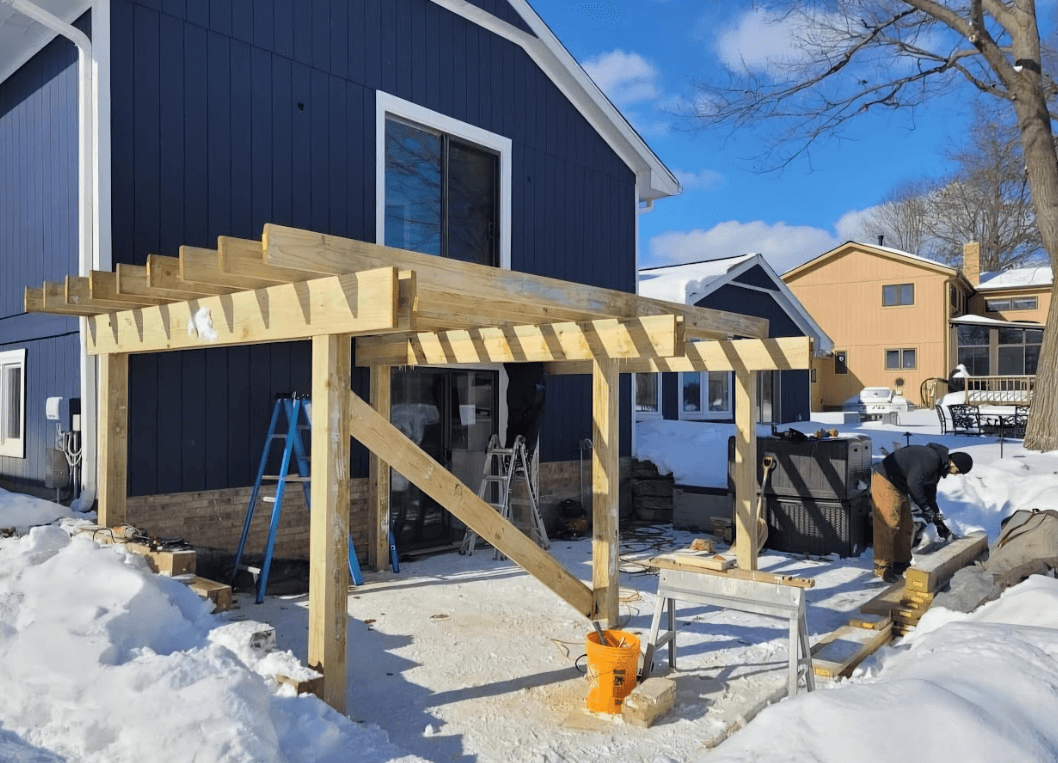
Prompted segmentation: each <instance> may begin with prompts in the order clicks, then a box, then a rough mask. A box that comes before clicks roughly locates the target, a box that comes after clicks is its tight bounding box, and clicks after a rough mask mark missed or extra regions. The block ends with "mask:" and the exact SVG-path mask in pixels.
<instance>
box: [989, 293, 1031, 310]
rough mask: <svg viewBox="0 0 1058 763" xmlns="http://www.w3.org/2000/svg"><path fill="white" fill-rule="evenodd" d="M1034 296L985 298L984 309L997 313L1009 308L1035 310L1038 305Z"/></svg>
mask: <svg viewBox="0 0 1058 763" xmlns="http://www.w3.org/2000/svg"><path fill="white" fill-rule="evenodd" d="M1038 304H1039V303H1038V302H1037V299H1036V297H1008V298H1006V299H986V300H985V311H986V312H989V313H998V312H1003V311H1009V310H1035V309H1036V308H1037V306H1038Z"/></svg>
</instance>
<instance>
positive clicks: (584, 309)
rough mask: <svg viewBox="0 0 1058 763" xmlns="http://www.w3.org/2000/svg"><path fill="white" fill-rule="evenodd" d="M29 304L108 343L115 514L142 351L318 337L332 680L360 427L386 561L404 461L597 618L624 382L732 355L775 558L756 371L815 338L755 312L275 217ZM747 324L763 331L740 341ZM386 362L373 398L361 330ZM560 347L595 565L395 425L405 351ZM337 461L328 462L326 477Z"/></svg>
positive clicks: (747, 536)
mask: <svg viewBox="0 0 1058 763" xmlns="http://www.w3.org/2000/svg"><path fill="white" fill-rule="evenodd" d="M25 309H26V311H27V312H45V313H57V314H62V315H76V316H83V317H86V318H87V345H88V351H89V352H90V353H91V354H95V355H99V356H100V362H101V367H102V379H103V381H104V384H103V390H104V393H103V395H102V400H101V409H100V418H101V421H100V424H101V426H100V437H101V442H100V445H99V454H100V472H101V473H100V479H99V483H100V486H101V489H100V494H99V522H100V524H104V525H108V526H114V525H118V524H121V523H123V522H124V521H125V501H126V495H125V482H126V466H127V465H126V459H127V441H126V434H125V433H126V431H127V426H128V422H127V400H128V388H127V387H128V356H129V355H130V354H134V353H143V352H163V351H169V350H183V349H192V348H202V347H209V346H225V345H227V346H231V345H242V344H253V343H260V342H279V341H293V340H300V339H311V340H312V346H313V391H312V396H313V408H312V431H313V448H312V462H313V463H312V473H313V475H314V476H315V477H317V478H316V479H313V480H312V495H311V498H312V506H313V511H312V518H311V539H310V560H309V562H310V606H309V621H310V638H309V655H308V657H309V664H310V665H311V666H312V667H314V668H316V669H318V670H320V672H322V673H323V674H324V687H325V688H324V695H325V698H326V700H327V701H328V702H329V703H330V704H331V705H332V706H334V707H335V708H337V709H340V710H341V709H344V698H345V661H344V655H345V617H346V615H345V605H344V601H345V595H346V589H347V586H348V581H347V579H346V577H347V570H346V566H345V559H346V554H347V546H346V544H347V543H348V527H349V516H348V512H349V486H348V481H349V475H348V465H349V448H350V437H355V438H356V439H357V440H359V441H360V442H361V443H363V444H364V445H365V446H366V447H367V448H368V450H369V451H370V453H371V461H370V475H369V481H370V498H369V502H370V504H371V505H370V507H369V511H370V512H371V516H370V517H369V522H368V528H369V532H368V535H369V543H370V547H369V549H368V560H369V562H370V563H372V564H374V565H376V566H379V565H381V564H383V563H384V560H385V558H386V541H387V535H388V532H387V530H388V526H389V525H388V516H389V469H390V467H392V468H393V469H395V470H397V471H398V472H400V473H401V474H402V475H404V476H405V477H406V478H408V479H409V480H410V481H411V482H412V483H414V484H416V485H417V486H418V487H419V488H420V489H422V490H423V491H424V492H425V493H427V494H428V495H430V496H431V497H432V498H434V500H436V501H437V502H438V503H440V504H441V505H442V506H443V507H444V508H445V509H446V510H448V511H449V512H451V513H452V514H453V515H454V516H456V517H458V518H459V519H460V520H461V521H462V522H464V523H465V524H466V525H467V526H468V527H470V528H471V529H472V530H473V531H474V532H476V533H477V534H478V535H479V536H481V537H483V538H486V539H487V540H488V541H489V542H490V543H491V544H492V545H494V546H495V547H496V548H497V549H498V550H499V551H500V552H501V553H503V554H504V555H506V556H507V557H509V558H510V559H512V560H514V561H515V562H516V563H518V564H519V565H521V566H522V567H523V568H524V569H525V570H526V571H527V572H529V573H530V574H532V575H533V576H534V577H536V578H537V579H539V580H540V581H541V582H543V583H544V585H546V586H547V587H548V588H550V589H551V590H553V591H554V592H556V593H557V594H558V595H559V596H560V597H561V598H562V599H563V600H564V601H566V602H567V603H569V604H570V605H571V606H572V607H573V608H574V609H576V610H577V611H578V612H580V613H581V614H583V615H585V616H586V617H589V618H592V619H596V620H604V621H606V622H607V624H608V625H609V626H610V627H613V626H615V625H616V624H617V616H618V611H617V608H618V597H617V593H618V568H617V560H618V552H619V548H618V519H617V518H618V484H619V442H620V437H619V430H618V420H619V415H618V402H617V401H618V389H619V386H618V381H619V377H620V374H621V373H632V372H657V371H732V372H734V374H735V379H736V400H737V406H736V408H737V419H736V425H737V435H736V449H735V465H734V475H735V507H736V526H737V541H736V542H737V545H736V555H737V557H738V565H739V567H740V568H741V569H742V570H750V571H751V570H755V569H756V526H755V523H754V522H753V521H752V517H753V515H752V510H753V499H754V497H755V493H756V469H755V459H756V435H755V422H756V372H757V371H764V370H786V369H808V368H809V367H810V365H811V352H812V349H811V341H810V340H809V339H808V338H794V339H776V340H769V339H766V338H764V337H766V336H767V322H766V321H764V320H762V319H759V318H753V317H749V316H743V315H738V314H734V313H728V312H722V311H717V310H708V309H704V308H697V307H693V306H688V305H682V304H676V303H669V302H663V301H660V300H653V299H645V298H642V297H637V296H636V295H633V294H628V293H625V292H619V291H614V290H610V289H603V288H599V287H594V286H587V285H583V284H576V283H570V282H566V281H560V280H557V279H553V278H544V277H541V276H535V275H532V274H529V273H522V272H517V271H510V270H503V269H499V268H491V267H485V266H481V265H476V264H471V263H465V262H459V261H455V260H450V259H443V258H439V257H434V256H430V255H423V254H418V253H416V252H409V251H406V250H401V249H395V248H392V247H386V246H381V245H378V244H371V243H365V242H362V241H354V240H351V239H344V238H340V237H337V236H329V235H323V234H319V233H313V232H311V231H303V230H298V229H293V228H286V227H283V226H278V225H267V226H265V230H264V235H263V238H262V240H261V241H248V240H245V239H237V238H231V237H221V238H220V239H219V240H218V246H217V248H216V249H203V248H197V247H186V246H185V247H181V249H180V253H179V257H175V258H174V257H166V256H161V255H157V254H151V255H149V256H148V258H147V265H146V267H137V266H129V265H119V266H118V267H117V270H116V272H114V273H99V272H93V273H91V274H90V276H88V277H83V276H71V277H69V278H67V280H66V282H65V283H62V284H59V283H45V284H43V285H42V287H40V288H27V289H26V292H25ZM733 337H745V338H741V339H733ZM350 340H355V341H356V343H357V347H356V350H357V351H356V358H357V364H358V365H361V366H367V367H370V369H371V402H370V404H369V403H367V402H365V401H363V400H361V399H360V398H359V397H358V396H356V395H355V394H353V393H352V392H350V390H349V382H350V376H349V375H350V371H351V368H350V367H351V364H352V360H351V354H350V349H351V348H350V345H351V341H350ZM531 361H532V362H543V363H545V364H546V369H547V372H548V373H560V374H561V373H581V374H591V375H592V379H593V383H592V395H593V407H592V418H593V428H592V437H593V452H592V493H593V500H592V512H593V525H594V528H595V529H594V541H593V574H592V583H591V585H590V586H588V585H586V584H585V583H583V582H581V581H580V580H578V579H577V578H576V577H575V576H573V575H572V574H571V573H569V572H568V571H567V570H565V569H563V568H562V566H561V565H560V564H559V563H558V562H557V561H555V560H554V558H553V557H551V556H550V554H548V553H547V552H546V551H544V550H542V549H540V548H539V547H538V546H536V544H534V543H533V542H532V541H531V540H530V539H529V538H528V537H526V536H525V535H524V534H523V533H522V532H521V531H520V530H518V528H516V527H515V526H514V525H513V524H511V523H510V522H508V521H507V520H505V519H503V518H502V517H501V516H500V515H499V514H498V513H497V512H496V511H495V510H494V509H492V508H491V507H490V506H489V505H488V504H486V503H485V502H484V501H482V500H481V499H480V498H478V497H477V495H476V491H474V490H472V489H471V488H468V487H467V486H465V485H463V483H462V482H460V481H459V480H458V479H457V478H456V477H454V476H453V475H452V474H450V473H449V472H447V471H446V470H445V469H444V467H443V466H442V465H441V464H438V463H437V462H436V461H434V460H433V459H432V458H431V457H430V456H429V455H427V454H426V453H425V452H424V451H423V450H422V449H421V448H419V447H418V446H417V445H415V444H414V443H412V442H411V441H410V440H408V438H406V437H405V436H404V435H403V434H401V432H400V431H399V430H398V429H397V428H396V427H394V426H393V425H392V424H390V422H389V408H390V399H389V379H390V374H391V369H392V368H393V367H394V366H402V367H403V366H415V365H431V366H445V365H453V364H459V365H466V364H499V363H518V362H531ZM320 474H323V475H326V479H319V478H318V475H320Z"/></svg>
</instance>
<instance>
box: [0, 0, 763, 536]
mask: <svg viewBox="0 0 1058 763" xmlns="http://www.w3.org/2000/svg"><path fill="white" fill-rule="evenodd" d="M679 191H680V187H679V184H678V182H677V181H676V179H675V177H674V176H673V175H672V173H671V172H670V171H669V170H668V169H666V167H665V166H664V165H663V164H662V162H661V161H660V160H659V159H658V158H657V156H655V155H654V154H653V152H652V151H651V150H650V149H649V147H648V146H647V145H646V144H645V143H644V141H643V140H642V139H641V138H640V137H639V136H638V135H637V134H636V132H635V131H634V130H633V129H632V128H631V127H630V126H629V124H628V123H627V122H626V121H625V120H624V118H623V117H622V116H621V115H620V113H619V112H618V111H617V110H616V109H615V108H614V107H613V105H612V104H611V103H610V102H609V101H608V100H607V99H606V97H605V96H604V95H603V94H602V93H601V92H600V91H599V90H598V88H597V87H596V86H595V85H594V84H593V83H592V82H591V80H590V79H589V78H588V77H587V75H586V74H585V73H584V71H583V70H582V69H581V68H580V67H579V65H577V63H576V62H575V61H574V60H573V58H572V57H571V56H570V55H569V53H568V52H567V51H566V50H565V48H564V47H563V46H562V45H561V44H560V43H559V41H558V40H557V39H555V37H554V36H553V34H552V33H551V32H550V30H549V29H548V28H547V26H546V25H545V24H544V23H543V21H542V20H541V19H540V18H539V17H538V16H537V15H536V13H535V12H534V11H533V10H532V9H531V8H530V6H529V4H528V3H527V2H525V0H471V2H470V3H466V2H460V1H459V0H312V1H311V2H309V1H308V0H305V1H302V0H254V1H253V2H251V1H250V0H79V1H76V0H50V1H48V2H45V0H14V4H13V5H10V4H6V3H0V367H2V371H3V376H2V378H3V380H4V382H3V384H4V386H3V388H2V396H0V431H2V436H0V486H3V487H5V488H9V489H16V490H27V491H33V490H43V487H44V485H45V483H46V482H47V478H48V470H49V458H48V455H49V454H48V449H49V448H51V447H52V446H54V444H55V436H56V430H57V429H62V430H69V429H71V428H72V427H75V426H78V427H79V428H80V430H81V431H82V432H83V437H84V441H85V443H86V444H85V447H84V452H83V469H82V474H81V479H80V483H81V484H79V485H75V486H73V492H75V493H80V496H81V500H82V503H87V504H91V501H92V499H93V498H94V492H95V480H96V473H95V464H96V454H95V452H94V451H95V443H96V436H97V432H96V424H97V422H96V400H97V396H98V393H99V390H98V384H97V381H96V379H97V370H96V366H95V363H96V361H95V358H94V357H89V356H86V355H85V354H84V351H83V341H82V336H81V330H82V329H81V327H80V326H79V323H78V320H79V319H77V318H67V317H57V316H52V315H40V314H25V313H24V312H23V303H22V300H23V289H24V287H25V286H28V285H37V284H40V283H41V282H42V281H57V282H61V281H62V280H63V278H64V277H65V276H67V275H71V274H72V275H77V274H80V275H82V276H84V275H88V274H89V272H90V271H92V270H101V271H110V270H113V269H115V267H116V266H117V265H118V264H120V263H128V264H133V265H143V264H145V263H146V261H147V257H148V255H150V254H161V255H168V256H176V255H177V254H178V252H179V250H180V247H181V246H193V247H206V248H215V247H216V245H217V238H218V237H219V236H234V237H239V238H247V239H260V237H261V232H262V228H263V226H264V225H265V224H266V223H278V224H282V225H288V226H293V227H297V228H305V229H310V230H313V231H319V232H324V233H330V234H335V235H340V236H344V237H349V238H354V239H360V240H365V241H378V242H382V243H386V244H390V245H394V246H399V247H402V248H408V249H416V250H418V251H422V252H425V253H430V254H436V255H438V256H443V257H456V258H460V259H468V260H473V261H475V262H482V263H486V264H490V265H494V266H496V267H499V268H510V269H512V270H518V271H525V272H530V273H534V274H539V275H543V276H550V277H556V278H561V279H564V280H568V281H574V282H579V283H584V284H590V285H595V286H601V287H607V288H611V289H617V290H622V291H627V292H634V291H635V290H636V278H637V274H636V268H637V242H636V214H637V209H638V208H639V206H640V205H641V204H643V203H647V202H652V201H654V200H656V199H659V198H663V197H666V196H671V195H673V194H676V193H679ZM718 298H719V297H718ZM703 304H708V305H709V306H714V303H713V302H711V301H707V302H704V303H703ZM715 306H720V305H715ZM768 317H771V316H768ZM310 356H311V353H310V347H309V345H308V344H307V343H297V342H295V343H283V344H270V345H256V346H251V347H236V348H230V349H224V348H217V349H204V350H191V351H184V352H178V353H167V354H159V355H153V354H145V355H135V356H132V357H131V358H130V379H129V411H128V413H129V437H128V442H129V460H128V493H129V496H130V503H129V508H130V514H129V519H130V521H131V522H133V523H134V524H136V523H137V522H138V521H144V522H147V523H148V524H149V525H151V526H150V527H148V529H154V530H156V531H158V532H162V531H167V532H168V533H169V534H178V535H184V536H187V535H189V534H191V532H192V529H191V525H192V524H193V523H192V522H190V521H188V522H186V523H185V524H184V525H173V524H170V523H167V522H166V521H164V519H165V517H166V516H167V514H173V513H179V512H178V507H179V506H180V505H181V504H182V503H183V504H185V505H186V506H192V505H193V506H195V507H199V508H201V507H202V506H206V508H204V509H201V510H198V514H197V515H196V516H198V517H199V519H197V520H196V522H199V523H200V524H202V523H205V522H206V520H205V519H203V517H204V516H205V515H207V514H208V515H209V518H210V520H211V521H214V526H213V530H212V535H211V536H210V538H211V539H212V540H217V539H218V538H221V540H222V541H223V537H224V532H227V531H224V532H222V531H221V530H218V529H217V528H218V527H219V526H220V525H221V524H224V523H227V524H234V525H236V526H237V525H238V521H237V520H236V521H232V519H231V517H229V516H228V515H227V514H226V513H225V512H229V513H230V514H231V515H232V516H235V515H237V514H239V513H240V512H244V511H245V506H244V505H240V500H242V499H241V498H239V496H240V495H241V494H240V493H238V491H239V490H240V489H242V490H245V488H246V487H247V486H249V485H250V484H251V483H252V482H253V479H254V475H255V472H256V468H257V460H258V458H259V454H260V452H261V448H262V446H263V444H264V435H265V431H266V429H267V425H268V420H269V415H270V413H271V409H272V404H273V399H274V397H275V395H276V394H277V393H282V392H289V391H308V390H309V389H310V385H311V379H310V368H311V362H310ZM353 385H354V388H356V389H357V391H358V392H360V393H361V394H365V395H366V394H367V390H366V386H367V375H366V373H360V372H358V370H356V369H354V379H353ZM505 387H506V378H505V375H504V372H503V370H502V369H499V368H496V369H493V370H488V369H486V370H480V369H479V370H474V371H458V370H450V369H449V370H441V369H436V370H431V369H421V370H416V371H414V372H412V371H408V372H404V373H397V374H395V380H394V389H393V410H394V419H395V423H401V424H403V425H405V426H406V427H407V428H408V429H409V430H410V431H414V432H416V433H417V434H418V436H419V437H420V444H421V445H422V446H423V448H424V449H426V450H427V451H428V452H431V453H432V454H434V455H435V456H436V457H438V458H439V459H440V460H442V461H443V462H444V463H446V464H447V465H449V467H450V468H452V469H453V471H456V472H457V473H458V472H459V471H460V469H467V468H469V467H467V466H466V462H467V461H468V460H472V459H468V453H470V452H471V451H472V450H473V449H474V448H476V447H477V445H476V444H475V443H478V442H480V437H478V435H480V434H487V433H488V432H487V430H488V429H489V428H491V429H494V430H495V429H498V428H499V427H500V426H501V424H502V422H503V421H504V419H505V416H506V410H505V400H504V395H503V391H504V389H505ZM629 395H630V391H629V389H628V388H627V387H626V388H625V396H626V399H628V400H629V403H628V404H627V405H624V406H623V410H624V411H625V413H624V414H623V421H622V426H621V431H622V433H623V435H622V436H623V441H622V446H621V450H622V453H623V454H624V455H628V454H630V452H631V440H630V436H629V433H630V430H631V426H630V423H631V410H632V406H631V402H630V398H629ZM49 397H58V398H61V399H62V401H61V403H60V405H59V411H58V420H57V421H54V420H52V421H49V420H47V419H46V417H45V401H46V399H47V398H49ZM468 402H470V403H473V404H474V410H475V414H476V416H475V417H474V419H473V423H474V424H476V426H478V427H479V428H484V429H483V431H482V432H473V431H471V432H469V434H468V432H467V429H468V423H467V421H466V420H464V421H462V422H461V423H462V424H463V426H462V428H460V427H455V426H453V422H456V421H457V420H458V419H459V416H460V412H461V411H463V412H464V415H465V411H467V410H468V408H467V404H468ZM483 414H484V415H483ZM456 430H459V431H458V432H456V433H455V434H454V433H453V432H455V431H456ZM590 433H591V390H590V380H589V379H586V378H583V377H575V376H573V377H554V378H550V377H549V378H548V379H547V407H546V410H545V418H544V422H543V426H542V428H541V440H540V453H541V456H540V462H541V480H542V482H543V481H545V480H546V479H547V467H548V465H554V464H562V463H564V462H573V463H574V468H575V462H576V460H577V458H578V444H579V443H581V442H582V440H583V438H585V437H588V436H589V435H590ZM353 458H354V463H353V471H352V474H353V476H354V477H355V478H363V477H365V476H366V473H367V472H366V468H367V467H366V463H367V460H366V458H365V456H364V451H363V450H362V449H359V450H358V449H357V448H356V447H354V456H353ZM571 473H573V474H575V473H576V472H575V471H572V472H571ZM467 475H468V478H469V477H470V476H471V475H470V473H469V472H468V473H467ZM398 483H399V480H397V479H395V480H394V490H397V489H399V488H400V487H401V486H400V485H399V484H398ZM405 487H406V486H405ZM542 491H543V492H544V493H545V494H546V493H547V488H546V487H545V486H543V485H542ZM159 496H164V497H165V500H162V499H160V498H159ZM180 496H184V497H185V498H181V497H180ZM355 500H356V496H355V491H354V501H355ZM228 504H230V506H229V505H228ZM394 505H395V506H397V505H399V501H398V500H396V499H395V500H394ZM137 506H138V507H139V511H140V514H139V515H137V513H136V507H137ZM152 512H153V513H152ZM185 513H186V512H185ZM222 515H223V517H225V518H223V521H222V519H221V518H222ZM137 516H139V519H137ZM420 516H421V514H420ZM354 522H355V518H354ZM225 526H227V525H225ZM431 528H432V529H431ZM457 529H458V528H452V527H450V526H449V524H448V523H447V522H446V521H442V522H440V523H434V524H431V523H430V522H426V523H425V525H424V524H423V523H422V522H420V526H419V527H415V528H411V527H407V528H404V527H401V528H398V530H399V531H400V532H401V533H402V534H403V536H404V537H403V538H402V542H403V543H406V544H408V545H415V544H420V545H429V544H435V543H444V542H448V541H449V540H450V538H449V537H447V536H449V535H451V534H452V533H453V532H455V531H456V530H457ZM198 542H203V541H201V540H199V541H198ZM223 542H227V541H223Z"/></svg>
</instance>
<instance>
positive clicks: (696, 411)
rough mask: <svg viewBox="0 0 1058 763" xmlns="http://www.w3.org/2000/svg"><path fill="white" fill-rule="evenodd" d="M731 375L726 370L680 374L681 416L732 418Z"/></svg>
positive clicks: (683, 417)
mask: <svg viewBox="0 0 1058 763" xmlns="http://www.w3.org/2000/svg"><path fill="white" fill-rule="evenodd" d="M731 377H732V375H731V374H730V373H728V372H726V371H706V372H695V373H684V374H680V418H681V419H720V418H730V417H731Z"/></svg>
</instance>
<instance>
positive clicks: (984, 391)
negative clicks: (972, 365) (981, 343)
mask: <svg viewBox="0 0 1058 763" xmlns="http://www.w3.org/2000/svg"><path fill="white" fill-rule="evenodd" d="M963 381H964V382H966V389H965V401H966V402H967V403H969V404H970V405H1029V404H1030V403H1031V402H1032V394H1033V392H1034V391H1035V389H1036V377H1035V376H971V377H969V378H966V379H963Z"/></svg>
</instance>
